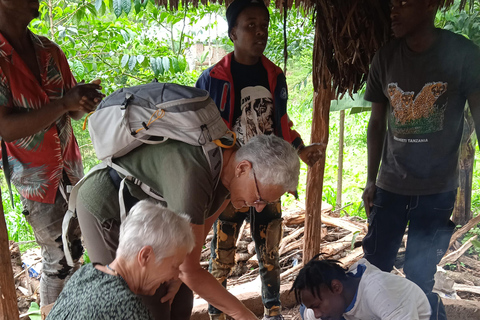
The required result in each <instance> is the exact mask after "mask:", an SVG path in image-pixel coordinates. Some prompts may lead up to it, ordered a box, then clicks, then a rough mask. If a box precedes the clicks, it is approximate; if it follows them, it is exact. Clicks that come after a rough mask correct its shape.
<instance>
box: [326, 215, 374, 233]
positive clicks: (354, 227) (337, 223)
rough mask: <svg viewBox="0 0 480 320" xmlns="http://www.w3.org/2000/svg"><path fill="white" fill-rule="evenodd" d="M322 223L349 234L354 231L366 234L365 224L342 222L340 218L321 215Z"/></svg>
mask: <svg viewBox="0 0 480 320" xmlns="http://www.w3.org/2000/svg"><path fill="white" fill-rule="evenodd" d="M322 223H324V224H326V225H329V226H334V227H340V228H342V229H345V230H348V231H351V232H355V231H360V232H365V233H366V232H367V225H366V224H365V225H364V224H361V223H358V222H353V221H350V220H344V219H342V218H334V217H330V216H327V215H322Z"/></svg>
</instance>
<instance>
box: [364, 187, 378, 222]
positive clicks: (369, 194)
mask: <svg viewBox="0 0 480 320" xmlns="http://www.w3.org/2000/svg"><path fill="white" fill-rule="evenodd" d="M376 190H377V186H376V185H375V181H367V185H366V186H365V189H364V190H363V194H362V199H363V204H364V206H365V212H366V213H367V217H369V216H370V209H371V208H372V207H373V197H374V196H375V191H376Z"/></svg>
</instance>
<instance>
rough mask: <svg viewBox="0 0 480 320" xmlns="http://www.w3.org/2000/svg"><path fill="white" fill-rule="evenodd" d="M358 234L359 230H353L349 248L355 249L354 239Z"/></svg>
mask: <svg viewBox="0 0 480 320" xmlns="http://www.w3.org/2000/svg"><path fill="white" fill-rule="evenodd" d="M359 234H360V231H355V232H354V233H353V236H352V243H351V245H350V250H353V249H355V241H356V240H357V236H358V235H359Z"/></svg>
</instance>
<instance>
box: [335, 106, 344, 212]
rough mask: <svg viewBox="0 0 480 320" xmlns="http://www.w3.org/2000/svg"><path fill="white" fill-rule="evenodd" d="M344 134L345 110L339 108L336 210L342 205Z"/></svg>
mask: <svg viewBox="0 0 480 320" xmlns="http://www.w3.org/2000/svg"><path fill="white" fill-rule="evenodd" d="M344 134H345V110H341V111H340V128H339V137H338V169H337V200H336V204H335V209H337V210H338V209H340V208H341V207H342V187H343V144H344V143H343V140H344Z"/></svg>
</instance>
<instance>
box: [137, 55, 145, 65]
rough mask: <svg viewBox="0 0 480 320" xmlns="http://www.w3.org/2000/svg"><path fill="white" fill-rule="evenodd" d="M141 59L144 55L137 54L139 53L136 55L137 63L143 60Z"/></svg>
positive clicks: (143, 58)
mask: <svg viewBox="0 0 480 320" xmlns="http://www.w3.org/2000/svg"><path fill="white" fill-rule="evenodd" d="M143 60H145V56H144V55H143V54H139V55H138V56H137V61H138V63H140V64H141V63H142V62H143Z"/></svg>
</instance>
